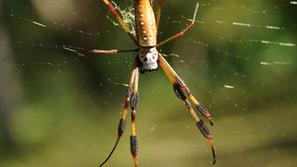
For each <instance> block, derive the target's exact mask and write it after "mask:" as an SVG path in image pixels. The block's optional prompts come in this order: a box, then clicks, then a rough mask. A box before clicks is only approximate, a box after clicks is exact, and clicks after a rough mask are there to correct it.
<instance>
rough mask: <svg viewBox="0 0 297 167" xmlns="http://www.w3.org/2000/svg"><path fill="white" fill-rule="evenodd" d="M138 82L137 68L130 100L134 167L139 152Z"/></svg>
mask: <svg viewBox="0 0 297 167" xmlns="http://www.w3.org/2000/svg"><path fill="white" fill-rule="evenodd" d="M138 81H139V69H138V68H136V72H135V78H134V85H133V90H132V95H131V99H130V107H131V131H132V135H131V136H130V147H131V154H132V158H133V163H134V167H136V166H137V158H136V156H137V151H138V144H137V136H136V109H137V106H138V102H139V93H138Z"/></svg>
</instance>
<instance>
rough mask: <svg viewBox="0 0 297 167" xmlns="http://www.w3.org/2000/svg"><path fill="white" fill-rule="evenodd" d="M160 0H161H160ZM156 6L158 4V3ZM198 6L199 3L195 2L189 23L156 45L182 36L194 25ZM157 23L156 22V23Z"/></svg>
mask: <svg viewBox="0 0 297 167" xmlns="http://www.w3.org/2000/svg"><path fill="white" fill-rule="evenodd" d="M161 1H162V0H161ZM158 6H159V5H158ZM198 7H199V3H197V4H196V8H195V11H194V15H193V19H192V21H191V22H190V23H189V24H188V25H187V26H186V27H185V28H184V29H183V30H181V31H179V32H177V33H176V34H174V35H173V36H171V37H169V38H167V39H165V40H164V41H162V42H160V43H158V44H157V45H156V47H159V46H161V45H163V44H166V43H168V42H170V41H172V40H175V39H177V38H179V37H181V36H183V35H184V33H185V32H186V31H188V30H189V29H190V28H192V27H193V25H194V23H195V20H196V15H197V12H198ZM157 18H158V17H157ZM157 21H158V20H157ZM157 25H158V24H157Z"/></svg>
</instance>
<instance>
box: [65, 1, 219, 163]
mask: <svg viewBox="0 0 297 167" xmlns="http://www.w3.org/2000/svg"><path fill="white" fill-rule="evenodd" d="M103 2H104V3H105V5H106V6H107V7H108V9H109V11H110V12H111V13H112V14H113V15H114V16H115V18H116V19H117V21H118V23H119V24H120V26H121V27H122V28H123V29H124V30H125V32H126V33H128V35H129V36H130V38H131V39H132V40H133V42H134V43H135V44H136V45H137V46H138V48H137V49H130V50H117V49H112V50H99V49H93V50H90V51H89V52H90V53H93V54H109V55H110V54H112V55H115V54H118V53H125V52H138V53H137V56H136V58H135V62H134V64H133V67H132V74H131V77H130V82H129V87H128V90H127V93H126V96H125V101H124V109H123V111H122V117H121V119H120V122H119V126H118V136H117V140H116V143H115V145H114V147H113V149H112V151H111V152H110V154H109V155H108V156H107V158H106V159H105V160H104V161H103V162H102V163H101V164H100V165H99V166H100V167H101V166H103V165H104V164H105V163H106V162H107V161H108V160H109V158H110V157H111V155H112V154H113V152H114V150H115V148H116V147H117V145H118V143H119V140H120V138H121V136H122V134H123V133H124V130H125V125H126V115H127V112H128V107H129V106H130V108H131V124H132V125H131V126H132V127H131V130H132V135H131V137H130V146H131V154H132V158H133V162H134V167H136V166H137V159H136V156H137V148H138V146H137V137H136V122H135V120H136V109H137V106H138V101H139V93H138V80H139V72H141V73H144V72H146V71H154V70H157V68H158V65H160V66H161V68H162V69H163V71H164V72H165V74H166V76H167V77H168V79H169V80H170V82H171V84H172V86H173V90H174V92H175V94H176V95H177V97H178V98H179V99H181V100H182V101H183V103H184V104H185V106H186V108H187V110H188V111H189V112H190V114H191V115H192V117H193V118H194V120H195V123H196V125H197V127H198V129H199V130H200V132H201V133H202V134H203V136H204V137H205V138H206V139H207V140H208V143H209V145H210V147H211V150H212V155H213V164H214V163H215V162H216V154H215V148H214V146H213V137H212V135H211V134H210V132H209V130H208V129H207V127H206V125H205V124H204V122H203V120H201V119H200V118H199V117H198V115H197V114H196V112H195V111H194V109H193V108H192V105H191V102H192V103H193V104H194V105H195V107H196V108H197V110H198V111H199V112H200V113H201V114H202V115H203V116H205V117H206V118H207V120H208V121H209V122H210V124H211V125H213V123H212V116H211V115H210V114H209V112H208V111H207V109H206V108H204V107H203V106H202V105H201V103H200V102H198V100H196V98H195V97H194V96H193V95H192V94H191V93H190V90H189V88H188V87H187V86H186V84H185V83H184V82H183V81H182V79H181V78H180V77H179V76H178V75H177V74H176V72H175V71H174V70H173V68H172V67H171V66H170V65H169V64H168V62H167V61H166V60H165V58H164V57H163V56H162V55H161V54H160V53H159V52H158V51H157V49H156V48H158V47H159V46H161V45H163V44H165V43H168V42H169V41H172V40H175V39H177V38H179V37H181V36H182V35H183V34H184V33H185V32H186V31H188V30H189V29H190V28H191V27H192V26H193V25H194V23H195V19H196V14H197V11H198V6H199V4H198V3H197V4H196V8H195V11H194V15H193V19H192V21H190V23H189V24H188V25H187V26H186V27H185V28H184V29H183V30H182V31H180V32H177V33H176V34H175V35H173V36H171V37H169V38H167V39H166V40H164V41H162V42H160V43H157V30H158V27H159V23H160V16H161V10H162V5H163V0H158V6H157V18H155V14H154V11H153V0H135V2H134V9H135V19H134V20H135V28H136V36H135V35H133V34H132V33H131V32H129V28H128V27H127V25H126V24H125V23H124V21H123V20H122V18H121V16H120V15H119V13H118V12H117V9H116V8H115V7H113V6H112V4H111V3H110V1H109V0H103ZM64 48H65V49H67V50H69V51H74V52H77V51H76V50H74V49H77V48H74V47H68V46H64ZM77 53H78V52H77ZM190 101H191V102H190Z"/></svg>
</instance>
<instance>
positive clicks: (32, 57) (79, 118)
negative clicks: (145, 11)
mask: <svg viewBox="0 0 297 167" xmlns="http://www.w3.org/2000/svg"><path fill="white" fill-rule="evenodd" d="M195 3H196V1H189V2H187V3H184V2H182V1H170V2H169V1H168V2H167V1H165V3H164V8H163V11H162V16H161V24H160V29H159V33H158V40H159V41H161V40H162V39H166V37H168V36H170V35H172V34H174V33H176V32H177V31H179V30H181V29H182V28H184V26H185V25H186V24H188V22H189V21H190V20H191V17H192V15H193V11H194V7H193V6H194V5H195ZM131 4H132V3H131V0H125V1H116V3H114V6H117V8H119V9H120V10H121V11H122V13H121V14H122V15H123V16H124V19H126V22H131V20H130V19H129V18H130V17H129V16H131V13H133V10H132V9H133V8H131ZM296 5H297V2H296V1H280V0H273V1H260V0H253V1H248V2H247V1H243V0H241V1H233V0H228V1H227V0H226V1H222V0H221V1H219V0H213V1H206V0H200V1H199V10H198V18H197V21H196V22H195V26H194V27H193V28H192V29H191V30H190V31H189V32H187V33H186V34H185V35H184V36H183V37H182V38H180V39H178V40H176V41H173V42H171V43H169V44H167V45H165V46H163V47H161V48H160V52H161V53H163V54H165V55H166V58H167V59H168V61H169V62H170V64H172V66H173V67H174V69H176V71H177V72H178V73H179V75H180V76H181V77H182V78H183V79H184V80H185V82H186V83H187V85H188V86H189V88H190V89H191V90H192V93H193V94H194V96H196V97H197V98H198V99H199V100H200V101H201V102H202V103H203V104H204V105H205V106H206V107H207V108H208V109H209V111H211V113H213V114H214V116H215V120H216V121H217V123H216V126H215V127H214V128H211V130H212V131H213V132H214V134H215V135H214V136H217V137H218V139H217V140H216V142H217V145H218V150H220V151H221V157H223V158H221V159H220V161H221V162H224V163H225V162H226V163H225V164H229V165H228V166H230V164H234V165H238V164H241V165H243V166H245V164H242V163H241V162H247V163H246V165H248V164H252V165H255V164H257V165H259V166H263V165H269V164H270V163H275V164H276V165H277V164H280V163H281V164H282V165H285V166H294V164H296V160H293V158H290V154H289V153H291V152H292V148H287V147H286V146H287V145H289V144H290V143H293V142H294V141H295V139H296V136H295V135H294V131H295V130H296V129H295V128H293V127H290V126H292V123H293V122H292V121H294V120H293V117H294V116H296V112H295V110H296V107H295V105H294V103H295V101H296V88H295V85H296V81H297V80H296V79H295V78H296V52H297V50H296V43H297V41H296V31H297V30H296V21H295V20H294V19H293V16H294V15H296V7H297V6H296ZM0 7H1V8H2V10H1V15H0V18H1V20H0V24H1V25H0V34H1V35H0V48H1V51H0V53H1V54H0V55H1V57H0V70H1V81H0V82H1V85H4V86H2V87H1V92H3V93H0V95H1V96H3V97H1V99H4V100H2V101H1V103H0V104H2V103H3V104H5V105H4V106H5V110H4V107H3V108H1V109H2V110H3V112H1V119H2V120H1V122H4V123H3V125H2V124H1V126H0V127H1V130H2V129H3V130H2V131H3V134H4V135H2V134H0V136H4V137H1V141H4V142H3V143H5V144H4V145H5V147H8V148H6V149H3V150H14V152H16V151H15V150H16V149H13V147H17V148H19V149H20V150H24V149H27V148H31V149H32V150H33V151H32V153H33V152H34V153H36V152H37V153H39V152H42V153H48V152H51V151H53V150H55V149H58V150H59V151H60V153H61V154H63V155H66V154H68V153H69V150H71V149H69V148H71V147H73V146H76V145H78V146H76V147H74V148H75V150H71V152H72V151H73V152H80V153H78V154H77V155H76V154H75V153H71V154H69V157H68V156H67V157H66V158H68V159H69V161H66V162H65V160H57V161H55V164H57V165H58V164H66V166H69V165H72V166H75V165H79V166H86V165H87V164H88V165H89V166H90V165H92V166H93V165H96V164H94V163H96V162H97V161H98V154H100V158H101V159H102V157H104V155H105V154H104V153H105V152H107V151H108V150H109V148H110V141H109V139H111V138H113V137H114V129H115V124H116V123H117V121H118V118H119V112H118V111H121V109H122V107H123V106H122V100H123V96H124V91H125V89H126V87H125V86H126V82H127V81H128V78H129V75H130V66H131V63H132V61H133V59H134V56H135V54H133V53H131V54H126V55H119V56H116V57H110V56H93V55H88V54H75V53H73V52H69V51H68V50H65V49H64V48H63V45H69V46H74V47H79V48H83V49H91V48H98V49H113V48H117V49H127V48H128V49H130V48H134V47H135V46H134V45H133V43H132V42H131V41H129V37H128V36H127V35H126V34H125V33H124V32H123V31H122V29H121V28H120V27H119V26H118V25H117V23H116V21H115V19H114V18H113V17H112V15H111V14H110V13H109V12H108V10H107V9H106V7H105V6H104V5H103V3H102V2H100V1H99V2H98V1H92V0H88V1H84V2H83V3H82V2H76V1H72V0H35V1H22V2H20V1H17V0H10V1H3V2H0ZM185 9H186V10H185ZM130 29H131V30H132V29H133V24H132V25H130ZM170 89H172V88H171V86H170V85H169V82H168V80H167V79H166V77H165V75H164V74H163V73H162V71H161V70H158V71H157V72H154V73H147V74H144V75H141V81H140V92H141V104H140V106H139V111H140V112H139V117H138V122H139V123H138V127H139V129H145V130H148V132H147V133H145V132H142V131H141V130H139V131H140V134H139V136H143V137H141V139H140V140H142V143H141V146H142V149H141V151H143V152H142V153H141V157H140V160H139V161H140V162H143V164H152V162H151V160H153V161H154V165H157V166H160V165H162V164H164V166H184V165H185V166H193V164H195V163H198V162H199V163H202V164H205V165H207V162H208V158H209V157H208V154H209V150H208V148H207V147H206V146H205V145H206V144H205V143H204V140H203V139H202V137H201V136H198V137H197V136H193V135H191V134H192V132H193V129H194V127H193V122H192V120H191V118H190V117H189V115H188V113H186V112H183V111H185V108H184V107H183V106H182V105H181V104H179V103H178V102H179V101H178V99H177V98H176V97H175V95H174V94H173V92H172V91H171V90H170ZM4 90H6V91H4ZM8 90H9V91H8ZM164 98H165V99H164ZM173 102H174V105H173V104H172V103H173ZM15 104H16V105H15ZM12 106H13V107H12ZM2 110H1V111H2ZM177 110H178V111H177ZM111 111H113V112H111ZM114 111H116V112H114ZM161 111H162V112H161ZM175 111H176V112H175ZM10 112H13V113H15V114H13V115H11V114H7V113H10ZM115 113H117V114H115ZM279 117H282V118H281V119H278V118H279ZM181 118H182V119H181ZM28 122H30V123H28ZM279 122H282V124H283V125H279ZM53 124H56V126H54V127H51V126H53ZM2 127H4V128H2ZM61 127H62V128H61ZM73 127H74V128H73ZM98 127H100V128H98ZM177 127H179V128H177ZM185 127H186V129H187V130H186V131H187V132H185V130H184V128H185ZM55 128H58V130H56V129H55ZM73 129H76V130H73ZM98 129H99V130H98ZM107 129H108V130H107ZM269 129H274V132H271V130H269ZM98 131H99V132H98ZM127 131H128V133H127V134H129V130H127ZM226 131H228V132H226ZM65 132H69V135H65V136H64V134H65ZM164 134H165V135H164ZM51 136H61V137H58V139H55V140H53V137H51ZM84 136H88V137H87V139H86V138H85V137H84ZM182 136H188V137H189V138H188V137H182ZM240 136H244V137H240ZM5 137H6V139H5ZM191 137H192V138H191ZM2 138H4V139H2ZM71 138H77V140H76V141H73V140H72V139H71ZM173 138H174V139H173ZM197 138H199V139H198V140H199V141H198V142H200V143H203V144H199V146H198V149H199V150H200V151H199V152H198V153H197V147H196V146H197ZM200 138H201V139H200ZM230 138H232V139H236V140H237V141H232V140H230ZM98 139H100V142H102V143H104V144H102V143H100V145H99V146H97V144H98ZM48 140H49V141H48ZM65 141H66V143H65ZM179 141H185V143H188V144H187V145H185V146H184V145H181V144H180V143H179ZM76 142H78V143H79V144H77V143H76ZM124 142H126V141H124ZM124 142H123V143H124ZM7 143H8V144H7ZM44 143H46V144H47V145H49V146H47V147H44V146H42V144H44ZM61 143H63V144H64V145H65V148H60V147H59V144H61ZM86 143H87V144H86ZM126 143H127V142H126ZM251 143H253V144H251ZM122 145H123V146H119V149H118V152H119V153H118V155H119V154H123V156H124V157H127V158H128V157H129V155H128V154H127V153H128V151H127V150H128V148H127V147H126V144H122ZM1 146H2V145H1ZM159 146H161V147H162V148H165V147H173V146H174V147H175V150H178V151H176V153H168V152H166V151H163V152H162V150H161V149H160V150H158V149H159V148H158V147H159ZM194 146H195V147H194ZM293 146H294V147H293V148H295V145H293ZM34 147H38V148H40V149H42V150H45V151H40V150H38V148H34ZM90 147H91V148H92V149H91V150H88V149H86V148H90ZM227 147H228V148H227ZM155 149H157V151H156V150H155ZM98 150H100V151H98ZM156 152H160V153H158V155H159V156H158V157H156V156H155V155H154V154H155V153H156ZM32 153H28V154H24V153H23V152H22V151H21V155H22V156H21V158H20V159H22V158H23V159H25V160H22V163H24V164H31V166H40V163H39V162H38V161H36V159H41V161H42V162H46V161H49V162H52V160H48V159H47V158H45V157H43V156H42V155H34V154H32ZM81 153H83V154H84V155H85V156H86V157H84V158H85V159H88V160H86V161H87V162H84V161H82V162H79V163H77V161H75V160H73V157H74V158H76V156H77V159H79V160H81V159H82V157H81V155H82V154H81ZM192 153H193V154H196V155H197V154H199V155H201V156H199V160H197V156H193V155H190V154H192ZM2 154H3V153H2ZM235 154H238V155H235ZM50 155H51V157H55V156H58V155H57V154H50ZM180 156H181V158H180ZM5 157H7V159H12V160H13V161H12V162H8V161H7V160H4V161H0V164H1V165H5V166H13V164H14V163H16V162H15V161H17V160H18V159H19V158H18V157H15V154H12V155H11V156H5ZM24 157H25V158H24ZM31 157H33V158H32V160H30V158H31ZM70 157H72V158H70ZM233 157H236V159H237V160H233ZM245 157H248V158H245ZM275 157H278V158H276V159H277V160H278V162H276V160H274V161H272V160H271V159H274V158H275ZM279 157H281V158H279ZM174 158H176V159H177V160H179V161H178V162H177V161H173V159H174ZM90 159H92V160H90ZM115 159H116V160H114V161H113V162H111V163H113V164H114V165H112V166H116V165H119V164H121V165H122V164H124V165H125V166H128V165H130V161H128V160H127V159H125V158H119V157H118V156H117V157H116V158H115ZM263 159H264V160H263ZM268 161H270V162H268ZM92 162H93V163H92ZM76 163H77V164H76ZM43 164H44V163H43ZM74 164H75V165H74ZM270 165H271V164H270ZM58 166H59V165H58Z"/></svg>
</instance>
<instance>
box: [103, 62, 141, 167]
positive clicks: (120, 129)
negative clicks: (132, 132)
mask: <svg viewBox="0 0 297 167" xmlns="http://www.w3.org/2000/svg"><path fill="white" fill-rule="evenodd" d="M137 70H138V68H137V67H134V68H133V70H132V74H131V77H130V82H129V87H128V89H127V92H126V96H125V101H124V109H123V111H122V117H121V119H120V122H119V126H118V135H117V140H116V142H115V144H114V147H113V148H112V150H111V152H110V154H109V155H108V156H107V158H106V159H105V160H104V161H103V162H102V163H101V164H100V165H99V167H102V166H103V165H104V164H105V163H106V162H107V161H108V160H109V158H110V157H111V156H112V154H113V152H114V150H115V149H116V147H117V145H118V143H119V141H120V138H121V137H122V135H123V133H124V130H125V126H126V115H127V112H128V107H129V103H130V101H131V98H132V97H133V96H132V92H133V88H134V87H133V85H134V82H135V77H136V72H137Z"/></svg>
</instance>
